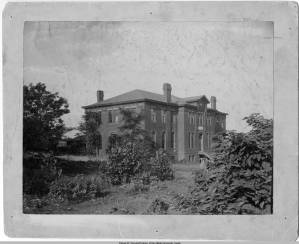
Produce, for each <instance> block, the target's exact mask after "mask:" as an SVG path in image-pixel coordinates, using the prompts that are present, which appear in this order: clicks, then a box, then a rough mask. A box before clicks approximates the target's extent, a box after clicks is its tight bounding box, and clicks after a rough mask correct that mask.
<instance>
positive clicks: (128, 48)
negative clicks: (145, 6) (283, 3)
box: [24, 22, 273, 131]
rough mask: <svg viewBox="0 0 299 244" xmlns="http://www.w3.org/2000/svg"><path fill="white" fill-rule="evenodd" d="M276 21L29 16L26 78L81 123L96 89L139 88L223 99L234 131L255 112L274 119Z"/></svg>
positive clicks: (111, 92)
mask: <svg viewBox="0 0 299 244" xmlns="http://www.w3.org/2000/svg"><path fill="white" fill-rule="evenodd" d="M272 35H273V26H272V24H271V23H270V22H26V23H25V27H24V83H25V84H29V83H37V82H43V83H45V84H46V85H47V87H48V89H49V90H50V91H57V92H59V94H60V95H61V96H63V97H65V98H66V99H67V100H68V102H69V105H70V110H71V113H70V114H68V115H66V116H64V120H65V123H66V125H67V126H77V125H78V123H79V121H80V119H81V116H82V114H83V112H84V111H83V109H82V108H81V107H82V106H84V105H88V104H91V103H94V102H96V90H104V93H105V98H109V97H112V96H115V95H118V94H121V93H123V92H127V91H130V90H133V89H143V90H148V91H151V92H156V93H162V84H163V83H164V82H169V83H171V84H172V92H173V94H174V95H176V96H179V97H186V96H196V95H202V94H205V95H206V96H207V97H208V98H209V97H210V96H216V97H217V108H218V109H219V110H220V111H223V112H227V113H228V114H229V115H228V117H227V129H235V130H239V131H244V130H246V129H247V128H246V125H245V123H244V121H242V118H243V117H245V116H247V115H249V114H250V113H253V112H259V113H262V114H263V115H264V116H265V117H267V118H272V117H273V116H272V113H273V109H272V107H273V103H272V100H273V52H272V51H273V39H272Z"/></svg>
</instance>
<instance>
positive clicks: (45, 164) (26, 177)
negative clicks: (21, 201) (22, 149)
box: [23, 153, 61, 196]
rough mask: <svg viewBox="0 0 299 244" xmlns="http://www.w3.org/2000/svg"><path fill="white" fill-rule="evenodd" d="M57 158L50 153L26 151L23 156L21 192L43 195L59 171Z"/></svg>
mask: <svg viewBox="0 0 299 244" xmlns="http://www.w3.org/2000/svg"><path fill="white" fill-rule="evenodd" d="M56 163H57V159H56V158H55V157H53V156H52V155H50V154H44V153H26V154H25V155H24V158H23V193H25V194H30V195H37V196H43V195H46V194H48V192H49V187H50V185H51V183H52V182H53V181H54V180H55V179H56V178H57V177H58V175H59V174H60V173H61V172H60V171H59V170H58V169H57V167H56Z"/></svg>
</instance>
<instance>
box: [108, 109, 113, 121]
mask: <svg viewBox="0 0 299 244" xmlns="http://www.w3.org/2000/svg"><path fill="white" fill-rule="evenodd" d="M108 123H112V111H111V110H109V111H108Z"/></svg>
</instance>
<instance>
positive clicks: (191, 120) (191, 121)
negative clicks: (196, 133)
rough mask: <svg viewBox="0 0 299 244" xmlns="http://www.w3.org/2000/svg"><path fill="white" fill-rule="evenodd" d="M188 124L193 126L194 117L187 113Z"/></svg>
mask: <svg viewBox="0 0 299 244" xmlns="http://www.w3.org/2000/svg"><path fill="white" fill-rule="evenodd" d="M189 123H190V124H194V115H193V113H191V112H190V113H189Z"/></svg>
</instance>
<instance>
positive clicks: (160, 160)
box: [150, 150, 174, 181]
mask: <svg viewBox="0 0 299 244" xmlns="http://www.w3.org/2000/svg"><path fill="white" fill-rule="evenodd" d="M150 166H151V169H150V172H151V173H150V175H151V176H155V177H157V178H158V179H159V180H161V181H164V180H173V178H174V172H173V169H172V167H171V163H170V159H169V157H168V156H167V154H166V153H165V152H164V151H163V150H159V151H157V153H156V157H155V158H151V161H150Z"/></svg>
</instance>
